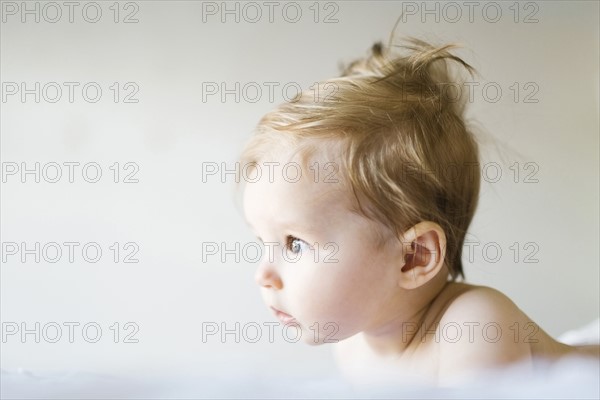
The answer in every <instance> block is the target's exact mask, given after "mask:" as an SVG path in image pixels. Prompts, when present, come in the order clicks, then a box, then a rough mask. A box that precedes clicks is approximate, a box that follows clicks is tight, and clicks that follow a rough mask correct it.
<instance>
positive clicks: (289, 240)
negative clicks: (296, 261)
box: [285, 235, 308, 250]
mask: <svg viewBox="0 0 600 400" xmlns="http://www.w3.org/2000/svg"><path fill="white" fill-rule="evenodd" d="M294 240H298V241H300V242H302V243H303V244H305V245H306V246H307V247H308V244H307V243H306V242H305V241H304V240H302V239H300V238H298V237H296V236H292V235H288V236H286V238H285V248H286V249H287V250H292V245H293V243H294Z"/></svg>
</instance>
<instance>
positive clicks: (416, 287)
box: [240, 39, 479, 343]
mask: <svg viewBox="0 0 600 400" xmlns="http://www.w3.org/2000/svg"><path fill="white" fill-rule="evenodd" d="M408 43H409V44H408V45H407V46H403V50H404V53H403V54H400V55H397V56H392V55H391V54H390V52H389V49H387V48H384V47H383V46H382V45H381V44H380V43H376V44H375V45H374V46H373V47H372V51H371V54H370V55H369V56H368V57H367V58H365V59H360V60H356V61H354V62H352V63H350V64H349V65H348V66H347V67H346V68H344V70H343V73H342V75H341V77H339V78H333V79H329V80H327V81H324V82H320V83H319V84H318V87H317V86H314V87H312V88H311V90H309V91H305V92H303V93H302V94H301V96H299V98H297V99H295V101H293V102H289V103H284V104H282V105H280V106H279V107H277V108H276V109H275V110H273V111H271V112H269V113H268V114H267V115H265V116H264V117H263V118H262V119H261V121H260V122H259V124H258V126H257V128H256V132H255V134H254V136H253V137H252V138H251V140H250V142H249V143H248V145H247V146H246V148H245V150H244V151H243V153H242V156H241V159H240V164H241V165H242V168H244V169H243V171H244V176H245V179H244V180H243V182H244V213H245V214H246V219H247V221H248V222H249V224H250V225H251V226H252V229H253V230H254V233H255V234H256V236H257V237H258V238H260V240H261V241H262V242H263V243H265V247H264V251H263V257H262V260H261V261H260V265H259V267H258V270H257V273H256V280H257V283H258V284H259V285H260V287H261V292H262V295H263V298H264V300H265V302H266V303H267V305H268V306H269V307H271V308H275V309H276V310H280V311H283V312H284V313H286V314H289V315H291V316H292V317H293V318H294V319H295V321H296V322H297V323H298V324H299V325H300V327H302V329H303V337H304V338H308V339H307V340H306V341H308V342H313V343H314V342H318V343H322V342H327V339H328V337H329V338H335V339H345V338H347V337H349V336H352V335H354V334H356V333H358V332H361V331H368V330H377V329H379V328H381V327H383V326H384V325H385V324H386V323H388V322H389V321H390V320H391V318H392V317H394V318H397V317H398V315H399V312H400V313H403V314H405V315H408V314H409V313H410V312H411V309H415V308H418V307H422V306H423V305H424V304H427V302H429V301H431V299H432V298H433V297H435V295H436V294H437V293H438V292H439V291H440V290H441V289H442V288H443V286H444V285H445V283H446V282H447V281H448V280H449V279H450V280H454V279H456V278H458V277H461V276H463V270H462V262H461V254H462V246H463V241H464V238H465V234H466V231H467V228H468V226H469V224H470V222H471V220H472V218H473V214H474V212H475V209H476V206H477V200H478V195H479V168H478V166H479V160H478V150H477V144H476V142H475V140H474V137H473V135H472V133H471V132H469V130H468V129H467V128H466V126H465V122H464V120H463V108H464V104H465V102H464V100H463V98H462V96H457V95H458V94H460V91H457V90H456V88H457V87H458V85H457V84H456V83H455V82H454V81H455V78H454V77H453V76H454V74H451V72H450V71H451V68H450V67H452V66H454V65H456V66H459V67H463V68H464V69H466V70H467V71H469V72H472V68H471V67H470V66H469V65H468V64H466V63H464V62H463V61H462V60H461V59H460V58H458V57H456V56H455V55H452V54H451V53H450V51H449V50H451V48H452V46H444V47H440V48H436V47H433V46H431V45H429V44H427V43H424V42H421V41H418V40H416V39H410V40H409V41H408ZM453 64H454V65H453ZM399 310H400V311H399ZM280 315H281V314H280ZM285 319H286V317H285V316H284V320H285ZM288 319H289V318H288ZM315 324H317V325H315ZM328 335H329V336H328Z"/></svg>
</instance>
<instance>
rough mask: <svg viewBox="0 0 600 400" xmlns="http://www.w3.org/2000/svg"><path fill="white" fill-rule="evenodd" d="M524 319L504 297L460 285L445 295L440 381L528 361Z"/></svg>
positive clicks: (439, 331)
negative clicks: (462, 374) (470, 372)
mask: <svg viewBox="0 0 600 400" xmlns="http://www.w3.org/2000/svg"><path fill="white" fill-rule="evenodd" d="M529 322H531V324H533V322H532V321H528V318H527V316H526V315H525V314H524V313H523V312H522V311H521V310H520V309H519V308H518V307H517V306H516V305H515V303H514V302H513V301H512V300H510V299H509V298H508V297H507V296H506V295H504V294H503V293H501V292H500V291H498V290H496V289H492V288H489V287H485V286H472V285H463V284H459V286H456V287H455V288H453V289H450V293H449V294H448V295H447V296H446V298H445V302H444V305H443V311H442V313H441V317H440V322H439V325H438V329H437V330H438V332H437V334H438V335H439V349H440V352H439V356H440V364H439V367H440V370H439V373H440V378H443V377H446V378H448V377H450V376H454V375H456V374H458V373H461V372H467V371H479V370H481V369H485V368H491V367H496V366H499V365H503V364H508V363H512V362H515V361H524V360H528V359H531V344H530V343H529V342H528V341H526V340H524V335H523V333H522V332H524V331H523V330H524V329H532V330H533V331H536V330H537V326H533V328H532V327H531V326H529V325H527V324H528V323H529Z"/></svg>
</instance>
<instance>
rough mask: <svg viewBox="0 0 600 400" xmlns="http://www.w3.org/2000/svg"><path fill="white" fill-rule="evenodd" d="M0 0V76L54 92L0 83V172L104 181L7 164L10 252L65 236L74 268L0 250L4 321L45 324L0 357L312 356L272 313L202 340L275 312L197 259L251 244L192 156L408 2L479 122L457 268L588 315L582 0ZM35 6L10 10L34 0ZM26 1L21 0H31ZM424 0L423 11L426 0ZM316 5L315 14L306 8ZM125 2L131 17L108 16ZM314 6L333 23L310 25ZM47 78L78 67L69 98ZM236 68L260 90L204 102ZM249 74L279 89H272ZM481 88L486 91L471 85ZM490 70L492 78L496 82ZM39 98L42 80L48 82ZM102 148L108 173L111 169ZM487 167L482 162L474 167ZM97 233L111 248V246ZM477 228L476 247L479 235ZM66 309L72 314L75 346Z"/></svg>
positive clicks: (593, 60) (148, 365) (239, 269)
mask: <svg viewBox="0 0 600 400" xmlns="http://www.w3.org/2000/svg"><path fill="white" fill-rule="evenodd" d="M7 3H10V2H3V22H2V25H1V31H0V33H1V41H0V49H1V64H0V66H1V80H2V82H3V84H5V83H6V82H15V83H17V84H18V85H20V84H21V82H25V83H26V85H27V87H28V88H33V87H34V84H35V82H40V85H41V87H43V86H44V85H45V84H47V83H48V82H57V83H58V84H60V85H62V88H63V96H62V98H61V99H60V100H59V101H57V102H56V103H51V102H48V101H46V98H44V97H43V96H42V98H41V100H40V102H39V103H36V102H35V101H34V96H33V95H28V96H27V97H26V98H25V102H23V101H22V100H21V98H20V97H19V94H17V95H15V96H8V95H7V92H6V87H7V86H4V87H3V96H4V95H6V96H7V97H6V99H4V98H3V101H2V103H1V105H0V106H1V118H0V119H1V157H2V162H3V168H9V167H8V165H9V164H7V163H17V165H19V167H20V166H21V163H22V162H24V163H26V165H27V167H28V168H33V166H34V164H35V163H36V162H39V163H40V166H44V165H48V163H53V162H54V163H58V164H60V165H64V164H63V163H64V162H79V163H81V165H83V164H86V163H90V162H96V163H98V164H99V165H100V166H101V169H102V178H101V179H100V181H99V182H97V183H87V182H86V181H85V180H83V178H82V175H81V167H79V169H77V170H76V175H75V182H74V183H70V182H68V180H67V176H66V174H67V169H66V167H64V166H63V171H62V172H63V177H62V179H61V180H60V181H59V182H57V183H49V182H46V181H44V179H41V182H40V183H36V182H34V180H33V177H32V176H31V175H29V176H27V180H26V182H25V183H22V182H21V178H20V175H14V176H7V177H6V182H3V184H2V195H1V200H2V206H1V219H2V227H1V234H2V242H3V243H8V242H15V243H19V244H20V243H22V242H25V243H26V244H27V246H28V248H32V247H33V246H34V243H35V242H39V243H40V245H41V246H43V245H44V244H46V243H49V242H57V243H63V242H78V243H81V246H79V247H78V248H77V249H78V250H77V251H76V252H75V262H73V263H70V262H69V261H68V258H67V255H66V254H63V257H62V258H61V259H60V260H59V261H58V262H56V263H49V262H44V260H43V259H42V260H41V262H39V263H36V262H34V260H33V256H27V259H26V262H22V261H21V260H20V257H19V256H20V253H19V254H17V255H8V254H3V256H6V261H5V262H4V260H3V263H2V268H1V308H0V310H1V314H2V315H1V320H2V322H3V323H4V324H5V325H4V326H5V328H6V327H7V326H8V325H6V323H7V322H14V323H17V324H21V323H23V322H24V323H25V324H26V327H27V328H29V329H32V328H34V326H35V323H36V322H39V323H40V330H41V329H42V328H43V327H46V331H45V332H41V333H45V334H46V337H41V338H40V343H36V342H35V340H34V339H35V338H34V335H32V334H30V335H28V336H26V340H25V341H24V343H23V341H22V340H21V339H20V338H19V336H18V335H17V336H8V337H6V343H2V344H1V346H2V349H1V350H2V351H1V367H2V368H3V369H5V370H12V369H15V368H19V367H23V368H27V369H31V370H86V371H110V372H112V373H130V372H131V373H133V372H136V373H137V372H140V371H142V372H154V373H162V372H173V373H178V372H180V371H188V372H191V373H203V372H207V373H208V372H212V373H215V371H220V372H218V373H219V374H223V376H226V375H227V374H229V373H233V372H236V371H237V372H238V373H246V372H247V373H251V372H253V373H256V372H257V371H279V372H283V373H288V372H289V373H295V374H298V373H300V374H307V375H310V374H319V373H325V372H326V371H330V370H331V369H332V367H333V361H332V358H331V354H330V349H329V348H327V347H325V346H321V347H309V346H307V345H304V344H301V343H298V344H294V343H289V342H288V341H286V340H283V336H282V332H281V331H277V330H276V331H275V333H276V335H275V338H274V341H273V343H269V341H268V340H267V336H268V335H267V329H266V328H264V330H263V331H262V334H263V335H262V337H261V339H260V340H258V341H257V343H248V341H245V340H243V337H241V339H240V340H239V343H236V341H235V336H234V335H233V334H230V335H228V336H226V340H225V342H224V343H223V342H222V341H221V340H220V339H219V337H218V336H211V337H209V338H208V339H207V340H205V341H203V340H202V331H203V324H204V326H206V323H207V322H208V323H214V324H216V325H217V326H220V325H221V323H225V324H226V325H225V326H226V327H227V328H228V329H233V330H235V323H236V322H239V323H240V327H243V326H244V325H246V324H248V323H252V322H254V323H257V324H260V325H261V326H263V327H264V325H262V324H263V323H264V322H274V321H275V319H274V317H273V316H272V315H271V313H270V312H269V311H268V310H267V309H266V307H265V306H264V305H263V303H262V300H261V298H260V296H259V291H258V288H257V286H256V284H255V283H254V280H253V274H254V270H255V268H256V263H252V262H249V261H248V260H244V259H241V260H239V262H236V260H235V256H234V255H229V256H227V258H226V259H225V262H222V261H221V259H220V257H219V255H214V256H209V257H207V258H206V259H205V260H204V262H203V257H202V244H203V243H208V242H214V243H218V244H219V245H221V243H224V244H225V246H227V248H230V249H231V248H234V247H235V244H236V243H240V246H243V245H244V244H246V243H249V242H253V241H254V240H255V239H254V238H253V236H252V234H251V233H250V231H249V229H248V228H247V227H246V226H245V224H244V222H243V218H242V215H241V210H240V209H239V208H237V206H236V205H235V202H234V195H233V194H234V192H233V186H234V185H233V178H232V176H231V175H228V176H226V178H227V179H225V180H224V181H222V180H221V179H220V178H219V175H214V176H209V177H207V178H206V179H204V182H203V179H202V170H203V166H204V167H205V168H206V166H207V165H209V164H210V165H214V164H211V163H217V165H219V166H220V165H221V163H225V165H227V166H228V167H231V166H232V165H233V163H234V162H235V160H236V157H237V155H238V154H239V152H240V150H241V148H242V146H243V144H244V143H245V141H246V140H247V139H248V138H249V136H250V133H251V131H252V129H253V127H254V126H255V124H256V123H257V122H258V120H259V119H260V117H261V116H262V115H263V114H264V113H265V112H267V111H268V110H270V109H271V108H273V107H274V106H275V105H276V104H278V103H280V102H282V101H284V94H283V93H282V90H281V88H282V87H283V86H284V85H286V84H289V85H288V86H289V87H291V88H292V89H290V91H289V92H288V93H291V96H293V94H294V89H293V88H294V87H296V86H290V85H299V86H300V87H301V88H303V89H308V88H309V87H310V86H311V85H312V84H313V83H314V82H316V81H319V80H323V79H327V78H329V77H332V76H336V75H337V74H338V64H339V63H340V62H349V61H351V60H353V59H355V58H357V57H362V56H364V55H366V54H367V51H368V49H369V48H370V46H371V45H372V44H373V43H374V42H375V41H378V40H382V41H387V40H388V37H389V34H390V32H391V30H392V28H393V26H394V23H395V21H396V19H397V18H398V17H399V16H400V13H401V12H402V10H403V8H404V9H405V10H406V11H410V12H409V13H408V15H406V19H405V20H404V21H402V22H401V23H400V24H399V28H398V30H397V34H398V35H399V36H402V35H413V36H417V37H420V38H423V39H426V40H430V41H432V42H435V43H438V44H442V43H447V42H459V43H462V44H463V45H464V47H465V48H464V50H461V51H459V54H460V55H461V56H463V57H465V59H466V60H467V61H468V62H470V63H471V64H472V65H473V66H474V67H475V68H477V69H478V70H479V71H480V73H481V76H480V77H478V78H477V79H476V80H475V81H476V82H477V83H478V84H479V86H478V87H477V88H476V89H475V92H474V97H473V102H472V104H470V107H469V111H468V117H469V119H470V120H472V121H473V122H474V123H476V124H477V126H478V127H480V129H479V131H478V135H479V140H480V143H481V149H482V158H483V162H487V163H489V165H492V167H494V168H493V169H490V170H489V171H488V172H489V175H486V178H487V180H485V179H484V180H483V181H482V183H483V186H482V190H481V198H480V204H479V209H478V212H477V215H476V218H475V220H474V223H473V225H472V227H471V232H470V236H469V238H470V240H471V241H473V242H476V243H479V245H478V246H476V247H474V253H473V254H474V255H473V259H470V260H469V259H465V264H466V276H467V280H468V281H470V282H472V283H476V284H484V285H488V286H492V287H494V288H497V289H499V290H501V291H502V292H504V293H506V294H507V295H508V296H509V297H510V298H511V299H513V301H514V302H515V303H516V304H517V305H518V306H519V307H520V308H521V309H522V310H523V311H525V312H526V313H527V314H528V315H529V316H530V317H531V318H532V319H533V320H534V321H536V322H537V323H539V324H540V325H541V327H542V328H544V329H545V330H546V331H547V332H549V333H550V334H552V335H554V336H558V335H559V334H561V333H562V332H564V331H567V330H569V329H573V328H576V327H578V326H581V325H583V324H585V323H587V322H589V321H591V320H592V319H595V318H597V317H598V314H599V281H600V279H599V267H598V266H599V256H598V242H599V237H598V236H599V235H598V226H599V224H598V219H599V215H598V203H599V199H598V197H599V196H598V181H599V179H598V178H599V176H598V175H599V173H598V151H599V150H598V146H599V143H598V128H599V126H598V108H599V97H598V85H599V82H598V59H599V52H598V46H599V43H598V35H599V31H598V29H599V28H598V27H599V21H598V15H599V8H598V3H597V2H593V1H589V2H567V1H552V2H550V1H548V2H529V3H518V4H516V5H515V4H514V3H513V2H499V3H495V5H492V6H489V5H487V3H480V2H476V3H477V6H476V8H475V9H474V14H473V16H472V21H470V20H469V14H468V11H469V9H468V8H467V6H465V5H464V4H463V2H458V3H454V4H456V5H458V9H460V11H461V15H458V14H456V10H457V8H456V7H455V6H451V8H448V7H447V6H444V4H442V3H437V5H436V3H434V2H430V3H427V4H426V5H425V4H424V3H422V2H415V3H412V2H394V1H385V2H366V1H339V2H330V3H326V2H324V3H320V4H317V5H315V4H314V3H313V2H298V3H296V4H297V8H300V9H301V11H302V15H301V17H300V19H299V21H298V22H296V23H292V22H288V21H289V20H290V19H293V18H295V13H294V10H295V8H289V7H290V6H288V8H287V12H288V13H289V14H285V17H286V18H288V20H286V19H285V18H284V14H283V13H282V10H283V8H284V6H285V4H286V3H277V6H276V8H275V12H274V14H273V22H269V18H268V8H267V5H265V3H263V2H258V3H255V4H257V5H258V7H259V8H260V10H261V12H262V17H261V18H259V19H258V20H257V21H256V22H251V21H250V19H252V18H254V17H255V15H256V14H255V8H253V9H251V8H247V7H246V8H244V4H243V3H238V4H237V6H236V3H235V2H228V3H227V4H226V5H225V4H224V3H221V2H216V3H210V4H208V3H207V2H204V3H203V2H200V1H173V2H166V1H139V2H135V3H131V4H134V5H131V4H129V5H126V4H125V2H122V3H120V4H118V6H119V10H120V14H119V22H118V23H115V22H114V20H113V18H114V9H111V8H110V7H114V5H113V2H102V1H101V2H98V4H99V6H100V8H101V9H102V16H101V18H100V20H99V21H98V22H97V23H90V22H86V21H85V19H84V18H83V17H82V13H81V11H82V9H83V7H84V6H85V5H86V2H81V3H80V5H79V7H78V8H76V9H75V13H74V21H73V22H72V23H70V22H69V20H68V9H67V8H66V7H65V6H62V7H61V8H62V12H63V15H62V18H61V19H60V20H59V21H58V22H56V23H50V22H47V21H45V20H44V18H43V16H44V15H40V17H41V19H40V22H39V23H36V22H34V16H32V15H29V16H27V20H26V22H25V23H23V22H21V19H20V17H21V14H20V10H19V13H17V14H16V15H11V14H10V13H8V12H6V10H4V7H6V4H7ZM35 3H36V2H29V3H28V6H29V7H31V8H32V9H33V7H35V5H34V4H35ZM14 4H16V5H17V6H18V7H20V4H21V3H20V2H18V3H14ZM45 4H46V3H44V2H40V3H39V7H40V12H43V9H44V6H45ZM59 4H62V3H59ZM136 7H137V8H136ZM203 7H204V8H206V7H209V8H211V9H212V7H216V8H217V9H218V12H217V14H215V15H204V17H205V18H204V19H205V20H204V21H203ZM223 7H227V8H228V9H230V10H235V7H237V9H238V10H239V13H238V15H239V22H236V21H235V17H236V16H235V14H225V15H223V17H224V18H225V22H222V20H221V17H222V14H221V12H222V8H223ZM311 7H312V8H311ZM423 7H427V8H428V9H430V10H436V7H437V10H438V11H437V12H436V11H433V14H426V13H423ZM486 7H487V8H486ZM490 7H491V8H490ZM484 8H485V10H486V11H485V12H484V11H483V10H484ZM315 9H318V10H319V11H320V12H319V15H318V19H317V22H315ZM497 9H500V11H501V15H497V14H496V10H497ZM517 9H518V11H519V12H518V14H515V11H516V10H517ZM45 10H46V12H47V13H48V14H46V17H48V18H50V19H51V18H54V16H55V10H53V9H51V8H46V9H45ZM94 10H95V9H94V8H89V7H88V9H87V11H88V13H89V14H87V15H88V16H89V17H91V18H93V17H94ZM244 10H245V11H244ZM133 11H136V13H135V15H134V18H137V19H138V20H139V21H138V22H137V23H123V22H122V19H123V18H124V16H125V15H127V14H129V13H130V12H133ZM330 13H334V14H333V15H332V16H331V17H330V18H332V19H337V22H332V23H324V21H323V20H324V19H325V16H326V15H329V14H330ZM436 14H437V15H436ZM528 15H529V19H528V21H529V23H525V20H526V17H527V16H528ZM436 18H437V21H436ZM496 18H499V20H498V21H497V22H492V21H493V20H494V19H496ZM535 20H537V21H535ZM63 82H78V83H79V84H80V86H78V88H76V89H75V92H74V95H75V98H74V101H73V103H70V102H69V101H68V93H67V88H66V86H64V85H63ZM88 82H97V83H98V85H100V87H101V88H102V90H103V92H102V97H101V98H100V100H99V101H98V102H96V103H90V102H87V101H85V100H84V99H83V97H82V92H81V87H82V86H83V85H85V84H86V83H88ZM114 82H118V86H119V87H120V90H121V92H120V93H121V98H120V99H119V102H117V103H115V102H114V101H113V97H112V96H113V94H114V92H113V91H112V90H111V89H110V86H111V85H113V83H114ZM128 82H133V83H134V84H135V85H137V87H138V88H139V91H138V92H137V93H136V94H135V96H134V98H135V99H137V100H139V101H138V102H137V103H124V102H123V101H122V100H123V97H122V96H123V95H124V94H126V93H129V92H130V91H131V90H130V88H131V86H130V87H128V88H129V89H128V88H126V87H125V86H124V85H125V84H126V83H128ZM252 82H254V83H256V84H258V86H260V87H261V88H262V89H263V91H262V93H261V94H260V95H258V98H257V92H254V91H250V88H251V87H250V86H247V87H248V88H249V89H248V90H249V91H248V92H246V93H245V95H244V93H242V92H238V95H240V98H239V101H236V99H235V95H232V94H230V95H226V96H225V99H224V101H222V99H221V97H220V94H221V93H219V94H217V95H212V96H206V97H205V98H204V99H203V95H202V94H203V87H206V85H207V84H208V85H217V87H220V85H221V84H224V85H225V87H226V88H228V89H233V88H235V85H236V83H239V85H240V88H242V87H244V85H247V84H248V83H252ZM265 82H275V83H277V84H278V86H276V88H275V91H274V94H275V95H274V98H273V99H270V98H269V96H268V91H267V88H268V86H266V85H265ZM486 84H489V85H488V87H491V89H489V92H484V91H483V90H482V88H483V86H484V85H486ZM203 85H204V86H203ZM515 85H516V86H515ZM495 87H500V88H501V90H502V93H501V95H500V96H499V97H496V96H497V94H496V93H495V92H494V88H495ZM517 87H518V88H519V90H518V94H519V96H518V98H515V94H516V92H517V91H516V88H517ZM511 88H512V89H511ZM49 90H50V89H49ZM533 92H535V93H533ZM90 93H91V95H93V92H90ZM46 94H47V95H48V96H49V97H54V92H51V91H49V92H47V93H46ZM528 94H529V95H531V96H530V97H529V98H526V95H528ZM254 100H256V101H254ZM496 100H497V101H496ZM525 100H528V101H534V100H535V102H526V101H525ZM115 162H118V163H119V169H120V172H121V175H120V176H119V182H118V183H114V182H113V170H111V169H110V168H109V167H110V166H111V165H114V163H115ZM127 162H132V163H135V164H136V165H138V166H139V171H138V172H137V173H136V175H135V178H137V179H139V182H138V183H123V182H122V180H123V177H124V173H126V172H130V171H131V169H125V167H124V165H125V163H127ZM515 163H518V164H515ZM11 165H13V164H11ZM498 166H499V170H500V172H501V173H502V176H500V177H498V181H497V182H494V181H495V180H496V177H495V176H496V175H495V173H496V172H497V171H498ZM511 166H512V168H511ZM47 171H48V172H49V171H50V170H49V169H48V170H47ZM516 171H519V174H518V175H516ZM530 174H533V175H530ZM52 175H53V174H52ZM92 175H93V174H92ZM527 177H529V179H527ZM88 242H96V243H98V244H99V245H100V247H101V249H102V250H103V254H102V258H101V260H100V261H98V262H97V263H89V262H86V261H85V260H84V259H83V258H82V256H81V247H82V246H83V244H85V243H88ZM115 242H117V243H119V246H120V249H121V252H120V254H119V262H114V260H113V254H114V253H113V252H112V250H110V248H109V247H110V246H112V244H113V243H115ZM128 242H134V243H135V244H136V245H137V246H138V248H139V251H138V252H137V254H136V256H135V257H136V258H137V259H138V260H139V262H138V263H123V257H124V255H125V254H126V253H128V251H126V250H128V249H124V248H123V245H124V244H125V243H128ZM489 243H492V245H491V246H492V247H493V248H490V246H488V247H486V249H487V250H488V251H489V253H485V252H483V248H484V246H485V245H486V244H489ZM514 243H517V245H516V247H515V245H514ZM496 248H500V249H501V251H502V253H501V254H500V255H496V253H495V252H494V251H495V249H496ZM516 248H519V252H518V254H517V253H516V250H515V249H516ZM64 249H66V248H65V247H63V250H64ZM528 255H529V257H530V258H526V256H528ZM465 257H466V256H465ZM526 261H537V262H526ZM65 322H74V323H79V324H80V325H79V327H78V328H76V329H75V336H74V340H73V343H70V342H69V340H68V330H67V329H66V327H65V325H63V324H64V323H65ZM90 322H92V323H96V324H98V326H100V327H101V328H102V336H101V338H100V340H99V341H98V342H97V343H88V342H86V341H85V340H84V339H83V336H82V333H81V327H82V326H83V325H84V324H86V323H90ZM116 322H118V323H119V324H120V325H119V332H120V336H119V338H118V340H117V341H118V343H114V336H113V334H114V330H115V325H114V324H115V323H116ZM127 322H134V323H136V324H137V326H138V327H139V331H138V332H137V333H136V334H135V336H134V338H136V339H139V342H138V343H123V340H124V335H125V334H126V333H128V332H131V330H125V329H124V324H125V323H127ZM52 323H56V324H58V325H61V326H63V332H62V335H63V336H62V337H61V339H60V340H59V341H58V342H57V343H49V341H48V340H46V338H52V337H54V336H55V331H54V330H52V329H53V328H52V327H53V326H54V325H53V324H52ZM111 326H112V327H113V328H112V330H111V328H110V327H111ZM247 326H250V325H247ZM240 331H241V328H240V330H239V331H238V332H240ZM253 332H254V331H252V330H248V331H246V332H245V333H246V334H247V335H251V336H254V333H253ZM241 333H243V332H241ZM89 335H90V336H92V337H93V336H94V332H93V330H92V331H89ZM307 366H310V367H307Z"/></svg>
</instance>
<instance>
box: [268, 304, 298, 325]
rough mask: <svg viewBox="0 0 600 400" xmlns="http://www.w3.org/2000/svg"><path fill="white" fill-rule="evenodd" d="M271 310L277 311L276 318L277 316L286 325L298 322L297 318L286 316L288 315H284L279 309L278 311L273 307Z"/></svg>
mask: <svg viewBox="0 0 600 400" xmlns="http://www.w3.org/2000/svg"><path fill="white" fill-rule="evenodd" d="M271 309H272V310H273V311H275V316H276V317H277V318H279V320H280V321H281V322H283V323H284V324H289V323H292V322H295V321H296V318H294V317H292V316H291V315H289V314H286V313H284V312H283V311H279V310H278V309H276V308H273V307H271Z"/></svg>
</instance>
